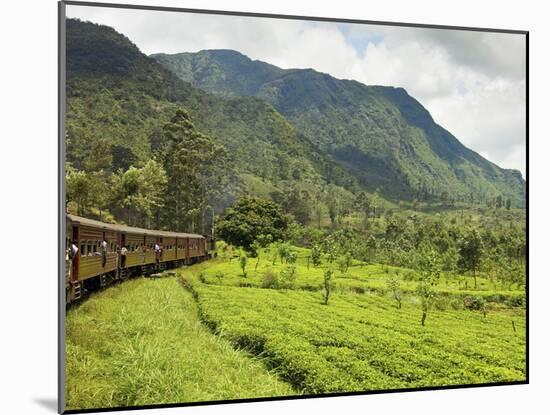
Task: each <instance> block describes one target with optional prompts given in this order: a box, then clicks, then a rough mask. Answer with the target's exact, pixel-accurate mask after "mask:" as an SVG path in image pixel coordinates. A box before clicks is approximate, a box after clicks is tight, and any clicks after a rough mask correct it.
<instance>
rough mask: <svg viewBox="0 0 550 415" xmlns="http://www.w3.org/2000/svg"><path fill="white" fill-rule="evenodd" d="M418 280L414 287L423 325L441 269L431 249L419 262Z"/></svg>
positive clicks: (433, 297) (433, 296)
mask: <svg viewBox="0 0 550 415" xmlns="http://www.w3.org/2000/svg"><path fill="white" fill-rule="evenodd" d="M420 267H421V271H420V282H419V283H418V286H417V288H416V293H417V294H418V296H419V297H420V305H421V308H422V319H421V321H420V323H421V324H422V326H424V324H425V322H426V317H427V316H428V310H429V308H430V306H431V304H432V303H433V301H434V299H435V296H436V289H435V286H436V285H437V283H438V282H439V278H440V276H441V269H440V265H439V262H438V259H437V253H436V252H435V251H433V250H430V251H428V252H425V253H424V255H423V258H422V261H421V264H420Z"/></svg>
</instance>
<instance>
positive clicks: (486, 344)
mask: <svg viewBox="0 0 550 415" xmlns="http://www.w3.org/2000/svg"><path fill="white" fill-rule="evenodd" d="M266 266H268V267H270V268H271V267H273V265H272V263H269V265H266ZM259 268H260V267H259ZM220 270H224V271H225V272H226V274H224V277H221V278H220V277H219V273H220ZM239 270H240V268H238V265H237V263H236V261H232V262H230V263H228V262H226V261H222V260H218V261H217V263H216V262H215V263H209V264H203V265H199V266H198V267H197V269H195V270H194V269H190V270H184V271H182V278H183V279H184V281H185V282H186V283H187V285H188V287H189V288H190V289H191V290H192V291H193V292H194V294H195V297H196V298H197V300H198V302H199V305H200V309H201V313H202V319H203V321H204V322H205V323H206V324H207V325H208V326H210V327H211V329H213V330H214V332H216V333H218V334H219V335H220V336H221V337H222V338H227V339H229V340H230V341H231V342H232V343H233V344H234V345H235V346H236V347H238V348H243V349H245V350H248V351H250V352H252V353H253V354H255V355H260V356H262V357H263V358H264V359H265V361H266V363H267V364H268V365H269V367H273V368H275V367H276V368H277V371H278V373H279V374H280V375H281V377H282V378H283V379H285V380H286V381H288V382H289V383H290V384H292V385H293V387H295V388H297V389H299V390H301V391H303V392H304V393H330V392H343V391H366V390H376V389H395V388H413V387H415V388H416V387H429V386H445V385H458V384H475V383H478V384H482V383H493V382H513V381H521V380H525V317H524V311H523V310H522V309H521V308H509V307H505V306H503V305H502V304H500V306H499V304H498V303H495V304H494V311H490V312H489V313H488V314H487V315H486V316H483V314H482V313H480V312H476V311H470V310H465V309H464V307H463V306H462V307H457V305H456V302H453V301H452V300H450V301H447V302H446V303H445V302H443V301H441V302H439V303H437V302H436V306H435V307H433V309H432V310H430V313H429V316H428V320H427V323H426V326H425V327H422V326H421V325H420V316H421V311H420V307H419V305H418V300H417V299H416V298H415V297H414V296H413V295H412V294H411V295H410V296H405V297H404V301H403V306H402V308H401V309H398V308H397V306H396V303H395V301H394V300H393V299H392V298H391V295H390V294H389V293H387V292H384V291H382V290H381V291H365V292H364V293H356V292H354V290H349V289H346V285H345V283H343V282H342V281H338V279H337V283H336V286H337V287H338V286H339V285H340V284H341V285H340V288H339V289H338V288H337V289H336V290H335V293H334V294H332V296H331V299H330V302H329V304H328V305H324V304H323V302H322V294H321V291H311V290H302V289H300V287H301V286H303V284H305V282H304V281H307V284H308V285H311V286H312V285H314V283H315V282H317V283H318V284H319V285H320V282H321V277H320V276H319V275H318V271H319V270H311V271H312V272H311V273H309V275H305V274H307V271H306V268H305V267H304V266H303V265H302V266H299V267H298V271H297V273H298V274H299V275H301V276H299V277H298V278H297V281H296V287H295V289H281V290H274V289H262V288H257V287H259V284H258V278H259V277H254V276H249V277H247V278H244V277H242V276H240V277H239V276H238V273H239ZM363 272H368V271H366V270H363ZM357 273H359V271H357ZM215 274H218V277H214V276H212V275H215ZM226 275H227V276H226ZM238 278H240V280H241V283H240V285H241V286H240V287H239V286H238V283H237V282H236V281H235V280H236V279H238ZM343 280H345V279H343ZM377 280H378V282H379V283H380V282H381V280H382V278H376V277H373V281H377ZM201 281H202V282H201ZM354 281H356V280H354ZM247 285H248V286H247ZM443 285H445V284H443ZM348 288H349V287H348ZM441 289H442V290H445V287H444V286H442V287H441ZM479 292H480V293H481V292H483V291H479ZM467 293H471V291H467ZM486 294H487V295H494V293H492V292H491V291H489V290H486ZM518 295H519V294H518ZM443 297H445V296H443ZM495 298H498V296H495ZM497 310H498V311H497ZM512 322H513V323H512Z"/></svg>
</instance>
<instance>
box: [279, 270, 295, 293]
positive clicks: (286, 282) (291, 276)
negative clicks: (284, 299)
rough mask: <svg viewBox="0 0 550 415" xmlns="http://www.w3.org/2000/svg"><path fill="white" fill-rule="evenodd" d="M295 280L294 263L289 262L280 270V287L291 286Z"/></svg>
mask: <svg viewBox="0 0 550 415" xmlns="http://www.w3.org/2000/svg"><path fill="white" fill-rule="evenodd" d="M295 281H296V265H295V264H291V265H288V266H287V267H286V268H285V269H283V270H282V271H281V278H280V287H281V288H292V287H293V286H294V282H295Z"/></svg>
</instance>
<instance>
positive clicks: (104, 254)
mask: <svg viewBox="0 0 550 415" xmlns="http://www.w3.org/2000/svg"><path fill="white" fill-rule="evenodd" d="M107 245H108V244H107V241H106V240H105V239H104V240H102V241H101V263H102V266H103V267H104V268H105V264H107Z"/></svg>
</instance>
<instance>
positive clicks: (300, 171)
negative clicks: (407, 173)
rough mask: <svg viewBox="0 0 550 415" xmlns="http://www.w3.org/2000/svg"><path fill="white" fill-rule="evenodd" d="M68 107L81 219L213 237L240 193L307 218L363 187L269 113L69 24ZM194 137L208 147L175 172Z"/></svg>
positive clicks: (72, 199)
mask: <svg viewBox="0 0 550 415" xmlns="http://www.w3.org/2000/svg"><path fill="white" fill-rule="evenodd" d="M67 97H68V99H67V102H68V103H67V161H68V183H67V188H68V198H69V200H68V203H69V207H71V206H72V208H73V209H75V210H77V212H75V213H80V214H88V215H96V216H100V217H101V218H102V219H109V217H110V218H111V219H116V220H119V221H125V222H127V223H131V224H135V225H142V226H152V225H155V226H176V227H177V228H181V229H187V230H189V229H195V230H204V229H205V225H206V222H208V221H209V219H207V218H208V217H210V216H211V211H212V209H213V210H215V211H216V212H221V211H222V210H223V209H224V208H225V207H226V206H228V205H229V204H231V202H232V200H233V199H234V198H235V197H236V196H238V195H239V194H242V193H252V194H255V195H260V196H264V197H275V198H277V197H278V198H279V199H280V201H284V200H283V199H285V198H287V197H294V198H295V199H297V200H298V202H300V203H297V204H294V205H293V206H295V205H300V206H298V207H297V208H289V213H293V212H292V210H293V209H294V211H295V212H294V213H295V216H297V217H299V216H300V215H301V216H302V218H303V217H304V216H305V217H306V218H305V219H304V220H307V217H308V215H309V210H310V209H312V207H309V206H305V203H306V202H305V201H306V199H307V200H311V203H312V206H313V204H314V203H317V204H320V203H324V201H323V200H321V199H324V198H326V194H327V193H330V194H331V195H337V194H338V195H344V196H346V197H347V198H348V199H349V198H351V193H350V191H355V190H357V189H358V185H357V181H356V180H355V178H354V177H352V176H351V175H350V174H348V173H346V172H345V170H344V169H343V168H341V167H340V166H339V165H338V164H337V163H336V162H334V161H333V160H332V159H331V158H330V157H329V156H327V155H325V154H324V153H323V152H321V151H320V150H319V149H318V148H317V147H316V146H315V145H313V144H312V143H311V141H310V140H309V139H308V138H306V137H305V135H303V134H301V133H299V132H298V131H297V130H296V128H295V127H293V126H292V125H291V124H290V123H289V122H288V121H287V120H286V119H285V118H284V117H283V116H282V115H281V114H280V113H278V112H277V111H276V110H275V109H274V108H273V107H272V106H271V105H270V104H268V103H266V102H265V101H263V100H261V99H259V98H255V97H234V98H220V97H219V96H215V95H211V94H208V93H205V92H203V91H202V90H200V89H197V88H195V87H193V86H191V85H190V84H189V83H186V82H183V81H182V80H180V79H179V78H177V77H176V76H175V75H173V74H172V73H171V72H169V71H168V70H166V69H164V68H163V67H162V66H161V65H160V64H158V63H157V62H156V61H154V60H153V59H151V58H149V57H147V56H145V55H144V54H142V53H141V52H140V51H139V49H138V48H137V47H136V46H135V45H134V44H133V43H132V42H131V41H130V40H129V39H127V38H126V37H125V36H123V35H122V34H119V33H117V32H116V31H115V30H114V29H112V28H110V27H107V26H102V25H97V24H94V23H90V22H81V21H79V20H73V19H69V20H68V21H67ZM181 110H183V112H182V111H181ZM178 111H179V112H178ZM188 123H189V124H188ZM174 129H176V130H178V129H179V130H178V131H176V132H175V133H174ZM193 137H202V138H205V141H204V142H203V146H202V147H200V148H196V149H189V147H187V148H185V149H184V150H185V151H187V154H186V155H185V157H187V159H186V160H187V164H186V166H188V168H187V169H186V171H181V172H174V171H172V172H171V171H170V169H171V166H170V165H169V164H168V163H167V161H168V160H169V159H170V157H173V156H174V154H168V153H170V152H171V151H172V150H173V149H174V146H176V145H180V146H183V145H184V144H185V143H186V142H187V143H188V142H189V141H186V140H190V139H191V140H192V138H193ZM195 142H196V140H195ZM218 145H219V146H221V147H222V148H221V150H220V149H217V148H216V147H215V146H218ZM193 151H194V153H193ZM222 153H223V157H220V154H222ZM199 165H201V166H210V168H209V169H207V171H206V172H205V171H204V170H205V169H204V168H203V169H202V170H203V171H202V172H201V173H200V174H199V173H198V169H195V168H193V167H192V166H195V167H197V166H199ZM176 175H179V177H177V176H176ZM183 179H185V181H186V183H191V184H189V185H188V187H187V188H186V189H180V190H181V191H184V190H185V191H187V192H188V194H189V197H188V199H189V205H188V206H185V207H181V211H182V212H184V213H183V214H182V213H181V212H180V216H181V215H183V216H184V217H185V219H183V220H180V219H179V218H178V221H176V222H177V223H176V222H175V219H174V215H175V214H176V213H175V212H172V213H170V212H169V211H168V210H169V209H170V208H171V205H170V204H168V203H166V202H167V201H168V199H169V198H170V191H168V192H166V189H169V190H170V189H171V190H174V187H173V184H174V183H178V182H181V180H183ZM207 185H208V186H207ZM171 186H172V187H171ZM206 188H208V190H206ZM346 189H347V190H346ZM209 192H210V193H211V194H207V193H209ZM109 215H113V216H109ZM208 226H209V225H208Z"/></svg>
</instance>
